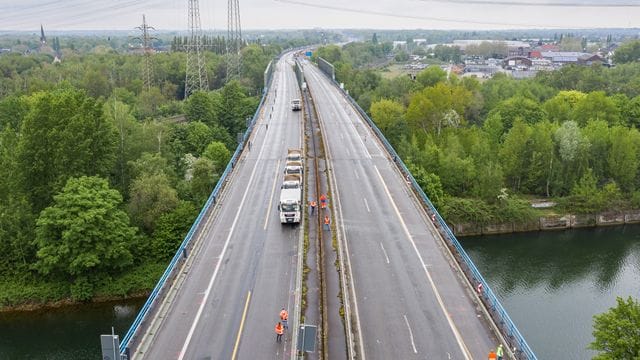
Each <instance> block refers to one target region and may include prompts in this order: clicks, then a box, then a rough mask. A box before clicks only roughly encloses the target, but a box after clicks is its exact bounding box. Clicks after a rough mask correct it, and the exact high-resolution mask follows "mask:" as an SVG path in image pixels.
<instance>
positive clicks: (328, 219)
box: [324, 215, 331, 231]
mask: <svg viewBox="0 0 640 360" xmlns="http://www.w3.org/2000/svg"><path fill="white" fill-rule="evenodd" d="M330 224H331V219H330V218H329V215H325V216H324V229H325V230H327V231H329V225H330Z"/></svg>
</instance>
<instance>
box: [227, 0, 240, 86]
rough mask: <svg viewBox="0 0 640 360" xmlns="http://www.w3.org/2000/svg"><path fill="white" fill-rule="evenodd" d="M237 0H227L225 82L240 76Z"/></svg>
mask: <svg viewBox="0 0 640 360" xmlns="http://www.w3.org/2000/svg"><path fill="white" fill-rule="evenodd" d="M238 1H239V0H228V14H227V41H226V44H227V82H228V81H229V80H232V79H235V78H240V75H241V67H242V56H241V54H240V50H241V48H242V28H241V27H240V5H239V3H238Z"/></svg>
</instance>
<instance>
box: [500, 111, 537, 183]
mask: <svg viewBox="0 0 640 360" xmlns="http://www.w3.org/2000/svg"><path fill="white" fill-rule="evenodd" d="M530 142H531V127H530V126H529V125H527V124H526V123H524V122H523V121H522V120H520V118H516V120H515V122H514V123H513V127H511V129H510V130H509V132H508V133H507V135H506V136H505V139H504V143H503V144H502V147H501V149H500V160H501V165H502V169H503V170H504V175H505V177H506V180H507V181H508V183H509V184H510V185H511V187H512V188H513V190H514V191H519V189H520V185H521V182H522V180H523V179H525V177H526V175H527V165H528V163H527V162H528V159H529V158H530V156H529V154H530V148H529V147H530Z"/></svg>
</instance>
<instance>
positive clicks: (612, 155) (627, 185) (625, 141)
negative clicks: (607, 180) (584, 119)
mask: <svg viewBox="0 0 640 360" xmlns="http://www.w3.org/2000/svg"><path fill="white" fill-rule="evenodd" d="M639 137H640V134H638V130H636V129H627V128H625V127H622V126H614V127H613V128H612V129H611V138H612V139H613V141H612V142H611V150H610V151H609V158H608V163H609V172H610V174H611V176H612V177H613V179H614V180H615V181H616V182H617V183H618V184H620V187H621V188H622V189H623V190H625V191H628V192H629V191H632V190H634V189H635V186H636V176H637V174H638V145H639V144H640V138H639Z"/></svg>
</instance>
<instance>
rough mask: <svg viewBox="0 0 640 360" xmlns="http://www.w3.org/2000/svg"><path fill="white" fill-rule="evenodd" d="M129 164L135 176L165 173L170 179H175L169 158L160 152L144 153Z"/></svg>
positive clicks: (132, 174)
mask: <svg viewBox="0 0 640 360" xmlns="http://www.w3.org/2000/svg"><path fill="white" fill-rule="evenodd" d="M128 166H129V168H130V169H131V170H130V171H131V176H132V177H133V178H139V177H143V176H148V175H162V174H164V175H166V176H167V179H168V180H170V181H172V180H174V179H175V173H174V171H173V168H172V167H171V166H170V165H169V163H168V161H167V159H166V158H164V157H162V156H160V154H158V153H153V154H151V153H143V154H142V155H141V156H140V157H139V158H138V159H136V160H135V161H129V163H128Z"/></svg>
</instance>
